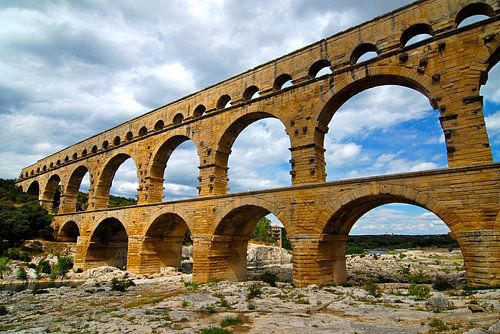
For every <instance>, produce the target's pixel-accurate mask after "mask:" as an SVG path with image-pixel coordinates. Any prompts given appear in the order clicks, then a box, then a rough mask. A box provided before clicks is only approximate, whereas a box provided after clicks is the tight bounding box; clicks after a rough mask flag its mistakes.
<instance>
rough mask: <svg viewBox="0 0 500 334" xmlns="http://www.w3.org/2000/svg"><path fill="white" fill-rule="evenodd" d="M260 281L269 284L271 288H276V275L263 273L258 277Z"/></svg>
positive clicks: (267, 272) (268, 272)
mask: <svg viewBox="0 0 500 334" xmlns="http://www.w3.org/2000/svg"><path fill="white" fill-rule="evenodd" d="M260 280H261V281H262V282H265V283H269V285H271V286H274V287H275V286H276V274H275V273H272V272H270V271H264V273H262V274H261V275H260Z"/></svg>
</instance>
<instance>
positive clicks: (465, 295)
mask: <svg viewBox="0 0 500 334" xmlns="http://www.w3.org/2000/svg"><path fill="white" fill-rule="evenodd" d="M270 251H271V252H273V254H274V255H275V252H276V250H270ZM252 252H253V253H252ZM256 252H257V253H259V252H260V253H262V254H260V255H259V254H255V253H256ZM251 254H253V255H251ZM274 255H272V256H269V255H268V254H267V252H266V250H256V251H251V252H250V254H249V263H250V262H251V263H254V264H255V263H257V264H256V265H254V266H253V267H252V269H251V270H250V272H249V275H248V276H249V279H252V280H254V281H247V282H225V281H220V282H218V281H214V282H210V283H207V284H195V283H191V275H190V274H184V273H181V272H177V271H175V270H167V271H164V272H163V273H161V274H158V275H155V276H148V277H145V276H134V275H131V274H128V273H126V272H123V271H120V270H118V269H116V268H111V267H101V268H96V269H93V270H89V271H86V272H83V273H70V274H69V277H70V278H72V279H79V280H81V281H84V283H83V284H82V285H79V286H77V287H69V286H65V287H60V288H46V289H45V288H44V289H40V288H38V289H36V288H35V289H27V290H24V291H21V292H12V291H7V290H3V291H0V305H3V306H4V307H5V310H4V312H3V313H6V314H4V315H0V331H3V332H6V333H49V332H51V333H54V332H59V333H201V332H202V331H203V330H204V329H207V328H209V327H211V326H212V327H224V328H225V329H227V330H228V331H229V332H232V333H303V332H305V331H307V332H308V333H381V334H382V333H384V334H386V333H438V332H439V333H441V332H448V333H500V320H499V319H500V313H499V310H500V290H499V289H484V290H482V289H479V290H471V289H465V288H464V285H463V283H464V279H465V276H464V272H463V261H462V259H461V257H460V252H459V251H452V252H449V251H448V250H426V251H424V250H409V251H400V252H394V253H393V254H383V255H362V256H360V255H356V256H348V274H349V280H348V283H347V284H346V286H326V287H318V286H315V285H312V286H309V287H307V288H294V287H293V286H292V284H291V282H290V280H291V264H286V263H285V264H280V262H282V263H284V262H287V261H289V257H287V256H286V255H285V254H282V256H281V257H278V258H279V262H278V263H273V261H272V258H275V256H274ZM252 256H253V257H252ZM259 258H262V259H264V260H265V261H261V262H259V261H257V262H256V261H254V260H255V259H259ZM251 259H253V260H251ZM250 260H251V261H250ZM113 278H114V279H115V280H114V284H113V283H112V281H113ZM257 279H264V280H266V281H268V282H267V283H266V282H262V281H260V280H257ZM274 281H276V283H275V284H274ZM128 282H133V284H135V285H133V286H129V287H127V288H126V289H125V290H124V291H116V290H120V289H122V288H125V287H126V286H127V285H128V284H127V283H128ZM272 285H276V286H272ZM113 288H114V290H113ZM437 290H443V291H437ZM1 313H2V308H1V307H0V314H1ZM223 325H224V326H223Z"/></svg>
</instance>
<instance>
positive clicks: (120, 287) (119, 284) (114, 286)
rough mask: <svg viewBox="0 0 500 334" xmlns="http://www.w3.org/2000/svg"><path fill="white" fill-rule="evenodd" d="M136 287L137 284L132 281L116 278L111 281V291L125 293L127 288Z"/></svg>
mask: <svg viewBox="0 0 500 334" xmlns="http://www.w3.org/2000/svg"><path fill="white" fill-rule="evenodd" d="M131 286H135V283H134V282H133V281H132V280H131V279H118V278H116V277H114V278H113V279H112V280H111V290H112V291H120V292H124V291H125V290H127V288H129V287H131Z"/></svg>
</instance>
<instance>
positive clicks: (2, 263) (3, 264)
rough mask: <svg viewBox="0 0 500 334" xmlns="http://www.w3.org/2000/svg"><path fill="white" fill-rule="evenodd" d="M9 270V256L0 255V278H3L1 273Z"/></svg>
mask: <svg viewBox="0 0 500 334" xmlns="http://www.w3.org/2000/svg"><path fill="white" fill-rule="evenodd" d="M9 271H10V268H9V258H8V257H3V256H1V257H0V278H3V275H4V274H6V273H8V272H9Z"/></svg>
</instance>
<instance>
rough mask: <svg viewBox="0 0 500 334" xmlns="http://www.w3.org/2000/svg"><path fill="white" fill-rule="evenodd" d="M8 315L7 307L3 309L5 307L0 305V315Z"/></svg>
mask: <svg viewBox="0 0 500 334" xmlns="http://www.w3.org/2000/svg"><path fill="white" fill-rule="evenodd" d="M8 313H9V311H8V310H7V307H5V305H0V315H6V314H8Z"/></svg>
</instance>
